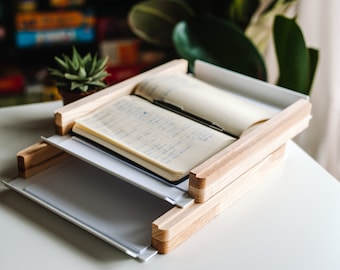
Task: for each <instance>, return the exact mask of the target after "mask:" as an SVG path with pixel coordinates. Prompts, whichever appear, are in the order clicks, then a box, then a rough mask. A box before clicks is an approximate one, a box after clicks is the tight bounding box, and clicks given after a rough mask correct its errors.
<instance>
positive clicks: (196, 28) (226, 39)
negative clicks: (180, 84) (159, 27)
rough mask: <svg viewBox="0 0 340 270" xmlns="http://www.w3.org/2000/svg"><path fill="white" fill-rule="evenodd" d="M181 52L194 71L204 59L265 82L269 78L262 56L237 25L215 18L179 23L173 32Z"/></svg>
mask: <svg viewBox="0 0 340 270" xmlns="http://www.w3.org/2000/svg"><path fill="white" fill-rule="evenodd" d="M173 42H174V45H175V48H176V51H177V53H178V54H179V55H180V56H181V57H182V58H185V59H187V60H188V61H189V64H190V68H191V69H192V68H193V63H194V61H195V60H196V59H200V60H203V61H206V62H209V63H212V64H215V65H218V66H221V67H224V68H228V69H231V70H233V71H236V72H240V73H243V74H245V75H248V76H251V77H255V78H258V79H261V80H266V79H267V74H266V67H265V64H264V61H263V58H262V56H261V55H260V54H259V52H258V50H257V49H256V48H255V46H254V45H253V43H252V42H251V41H250V40H249V39H248V38H247V37H246V36H245V35H244V33H243V32H242V31H241V30H240V29H239V28H238V27H236V26H235V25H234V24H232V23H230V22H228V21H225V20H222V19H219V18H216V17H211V16H195V17H192V18H189V19H187V20H185V21H181V22H179V23H178V24H177V25H176V27H175V29H174V32H173Z"/></svg>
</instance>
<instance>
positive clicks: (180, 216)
mask: <svg viewBox="0 0 340 270" xmlns="http://www.w3.org/2000/svg"><path fill="white" fill-rule="evenodd" d="M284 150H285V145H283V146H281V147H279V149H277V150H276V151H274V152H273V153H272V154H270V155H269V156H268V157H267V158H265V159H263V160H262V161H261V162H260V163H258V164H257V165H256V166H254V167H253V168H251V169H250V170H248V171H247V172H245V173H244V174H242V175H241V176H240V177H239V178H238V179H237V180H236V181H234V182H232V183H231V184H229V185H228V186H226V187H225V188H224V189H222V190H221V191H220V192H218V193H217V194H216V195H215V196H213V197H212V198H210V199H209V200H208V201H206V202H205V203H194V204H193V205H191V206H189V207H187V208H178V207H174V208H172V209H171V210H169V211H168V212H167V213H165V214H164V215H162V216H161V217H159V218H158V219H156V220H155V221H154V222H153V224H152V245H153V246H154V247H155V248H156V249H157V250H158V252H159V253H162V254H165V253H169V252H170V251H172V250H173V249H175V248H176V247H177V246H178V245H180V244H182V243H183V242H184V241H185V240H186V239H188V238H189V237H190V236H191V235H193V234H194V233H195V232H197V231H198V230H199V229H201V228H202V227H203V226H205V225H206V224H207V223H208V222H210V221H211V220H212V219H213V218H215V217H216V216H217V215H219V214H220V213H221V212H222V211H223V210H224V209H225V208H227V207H229V206H230V205H232V204H233V203H235V202H236V201H237V200H238V199H239V198H241V197H242V196H243V195H245V194H246V193H247V192H249V191H250V190H251V189H253V188H254V187H255V186H256V185H258V184H259V183H260V182H261V181H263V180H264V179H265V177H264V176H265V175H266V174H267V173H268V172H270V171H271V169H273V168H275V165H276V164H278V163H279V161H280V160H281V159H282V157H283V156H284V152H285V151H284Z"/></svg>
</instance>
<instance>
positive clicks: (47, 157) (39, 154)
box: [17, 142, 68, 178]
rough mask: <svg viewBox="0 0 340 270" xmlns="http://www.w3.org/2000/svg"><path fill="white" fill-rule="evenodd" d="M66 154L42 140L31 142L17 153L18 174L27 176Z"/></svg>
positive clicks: (41, 169) (43, 168)
mask: <svg viewBox="0 0 340 270" xmlns="http://www.w3.org/2000/svg"><path fill="white" fill-rule="evenodd" d="M66 156H68V155H67V154H66V153H65V152H63V151H62V150H60V149H58V148H56V147H54V146H52V145H49V144H47V143H44V142H38V143H36V144H33V145H31V146H29V147H27V148H25V149H23V150H21V151H20V152H18V153H17V164H18V170H19V176H20V177H23V178H29V177H31V176H33V175H34V174H36V173H38V172H41V171H43V170H45V169H47V168H48V167H49V166H51V165H52V164H55V163H56V162H58V161H60V160H61V159H63V158H65V157H66Z"/></svg>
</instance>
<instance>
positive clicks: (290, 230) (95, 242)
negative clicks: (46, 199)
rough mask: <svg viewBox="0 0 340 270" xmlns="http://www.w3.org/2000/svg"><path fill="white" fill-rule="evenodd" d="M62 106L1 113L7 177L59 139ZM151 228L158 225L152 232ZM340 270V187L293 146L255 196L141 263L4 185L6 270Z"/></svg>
mask: <svg viewBox="0 0 340 270" xmlns="http://www.w3.org/2000/svg"><path fill="white" fill-rule="evenodd" d="M60 106H61V103H60V102H48V103H42V104H33V105H22V106H15V107H6V108H1V109H0V145H1V152H0V178H1V179H4V180H8V179H11V178H13V177H15V176H16V157H15V155H16V153H17V152H18V151H19V150H22V149H23V148H25V147H27V146H29V145H31V144H33V143H36V142H37V141H39V140H40V136H41V135H44V136H49V135H52V134H53V132H54V130H53V112H54V110H55V109H56V108H58V107H60ZM150 226H151V225H150ZM188 268H189V269H196V270H197V269H232V270H241V269H242V270H267V269H268V270H273V269H275V270H293V269H297V270H301V269H308V270H314V269H315V270H320V269H325V270H339V269H340V185H339V182H338V181H337V180H336V179H334V178H333V177H331V176H330V175H329V174H328V173H327V172H326V171H325V170H324V169H322V168H321V167H320V166H319V165H318V164H317V163H316V162H315V161H313V160H312V159H311V158H310V157H309V156H308V155H307V154H306V153H305V152H303V151H302V150H301V149H300V148H299V147H298V146H297V145H296V144H294V143H293V142H289V143H288V148H287V154H286V157H285V159H284V160H283V161H282V162H281V163H280V164H279V165H278V166H277V167H276V168H275V169H274V170H273V171H271V172H270V173H269V175H268V176H267V177H266V179H265V180H264V181H263V182H262V183H261V184H260V185H258V186H257V187H256V188H255V189H253V190H252V191H251V192H249V193H248V194H247V195H245V196H244V197H243V198H242V199H241V200H239V201H238V202H237V203H235V204H234V205H233V206H231V207H230V208H228V209H226V210H225V211H224V212H223V213H222V214H221V215H219V216H218V217H216V218H215V219H214V220H213V221H212V222H210V223H209V224H208V225H206V226H205V227H204V228H203V229H201V230H200V231H199V232H197V233H196V234H195V235H193V236H192V237H191V238H189V239H188V240H187V241H186V242H185V243H183V244H182V245H180V246H179V247H178V248H177V249H175V250H174V251H172V252H170V253H169V254H166V255H156V256H155V257H154V258H152V259H151V260H150V261H148V262H146V263H141V262H139V261H137V260H135V259H133V258H131V257H129V256H128V255H126V254H125V253H122V252H121V251H119V250H117V249H116V248H114V247H112V246H110V245H109V244H107V243H105V242H103V241H102V240H100V239H97V238H96V237H94V236H92V235H91V234H89V233H87V232H85V231H83V230H82V229H80V228H78V227H77V226H75V225H73V224H71V223H69V222H68V221H65V220H64V219H62V218H60V217H59V216H57V215H55V214H53V213H51V212H49V211H48V210H46V209H44V208H43V207H41V206H39V205H37V204H36V203H34V202H32V201H30V200H28V199H26V198H25V197H23V196H21V195H19V194H17V193H16V192H14V191H12V190H9V189H7V188H5V187H4V186H3V184H0V269H1V270H12V269H35V270H38V269H44V270H45V269H49V270H52V269H58V270H60V269H63V270H66V269H72V270H75V269H81V270H87V269H96V270H98V269H162V270H166V269H171V270H174V269H188Z"/></svg>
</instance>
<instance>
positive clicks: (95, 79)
mask: <svg viewBox="0 0 340 270" xmlns="http://www.w3.org/2000/svg"><path fill="white" fill-rule="evenodd" d="M54 60H55V63H56V65H57V67H55V68H49V74H50V75H51V77H52V78H54V79H55V81H56V85H57V87H58V91H59V93H60V95H61V97H62V99H63V102H64V105H66V104H68V103H71V102H73V101H75V100H77V99H79V98H82V97H84V96H87V95H89V94H92V93H94V92H97V91H99V90H101V89H103V88H105V87H106V86H107V84H106V82H105V78H106V77H107V76H108V75H109V73H108V72H107V71H106V64H107V61H108V57H102V58H100V57H98V54H94V55H92V54H91V53H87V54H86V55H85V56H84V57H82V56H81V55H80V54H79V52H78V50H77V49H76V47H74V46H73V47H72V55H71V56H69V55H65V54H62V56H61V57H58V56H55V57H54Z"/></svg>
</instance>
